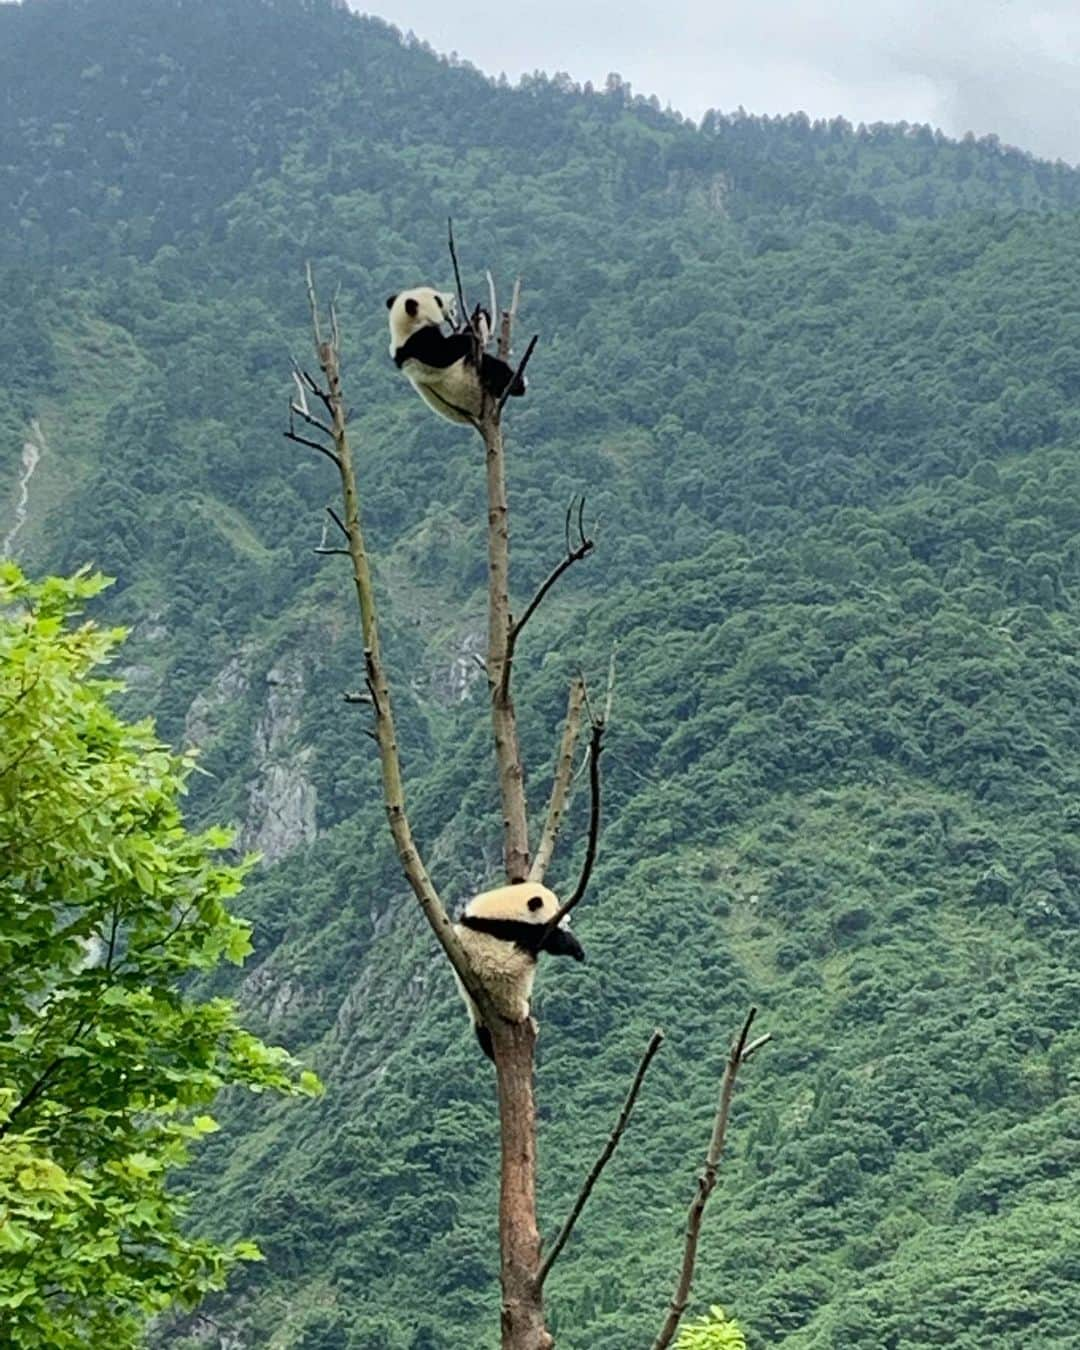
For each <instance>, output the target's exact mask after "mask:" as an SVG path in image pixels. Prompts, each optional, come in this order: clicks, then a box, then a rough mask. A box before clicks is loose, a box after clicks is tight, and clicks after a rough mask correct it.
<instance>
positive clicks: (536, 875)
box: [529, 676, 585, 881]
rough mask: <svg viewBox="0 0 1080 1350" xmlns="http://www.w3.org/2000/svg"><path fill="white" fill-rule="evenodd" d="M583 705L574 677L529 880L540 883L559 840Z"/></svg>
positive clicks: (581, 689) (582, 692) (580, 684)
mask: <svg viewBox="0 0 1080 1350" xmlns="http://www.w3.org/2000/svg"><path fill="white" fill-rule="evenodd" d="M584 702H585V682H584V680H582V679H581V678H580V677H577V676H575V678H574V679H573V680H571V682H570V693H569V695H568V697H567V700H566V723H565V725H564V726H563V734H562V741H561V743H560V745H559V758H558V759H557V761H556V763H555V774H554V776H553V778H552V780H551V797H550V799H549V801H548V809H547V816H546V817H545V819H544V829H543V832H542V834H541V835H540V843H539V844H538V845H537V848H536V857H535V858H534V859H533V865H532V867H531V868H530V870H529V880H530V881H543V879H544V873H545V872H546V871H547V869H548V865H549V863H550V862H551V858H552V854H553V853H554V852H555V843H556V840H557V839H558V837H559V826H560V825H561V824H562V818H563V813H564V812H565V810H566V803H567V800H568V798H569V795H570V784H571V780H572V777H573V771H574V748H575V747H576V745H577V739H578V733H579V732H580V730H581V708H582V705H583V704H584Z"/></svg>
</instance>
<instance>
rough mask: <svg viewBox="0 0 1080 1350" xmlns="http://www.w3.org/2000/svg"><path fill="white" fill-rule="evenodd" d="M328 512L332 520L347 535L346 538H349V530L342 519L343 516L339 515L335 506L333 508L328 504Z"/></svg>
mask: <svg viewBox="0 0 1080 1350" xmlns="http://www.w3.org/2000/svg"><path fill="white" fill-rule="evenodd" d="M326 514H327V515H328V516H329V517H330V519H331V520H332V521H333V522H334V524H335V525H336V526H337V527H338V529H339V530H340V531H341V533H342V534H343V535H344V536H345V538H346V539H348V537H349V531H348V530H347V529H346V528H345V522H344V521H343V520H342V519H341V517H340V516H339V515H338V513H337V512H336V511H335V510H334V508H333V507H332V506H328V507H327V508H326Z"/></svg>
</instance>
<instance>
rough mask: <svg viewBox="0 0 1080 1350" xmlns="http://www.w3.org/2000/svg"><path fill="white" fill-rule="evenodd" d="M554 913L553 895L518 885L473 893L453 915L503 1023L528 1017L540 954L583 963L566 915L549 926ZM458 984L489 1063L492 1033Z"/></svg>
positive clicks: (556, 905)
mask: <svg viewBox="0 0 1080 1350" xmlns="http://www.w3.org/2000/svg"><path fill="white" fill-rule="evenodd" d="M558 912H559V901H558V897H557V896H556V895H555V893H554V891H550V890H548V888H547V887H546V886H541V885H540V884H539V883H538V882H535V881H519V882H514V883H513V884H512V885H509V886H499V887H498V888H497V889H496V890H493V891H484V892H482V893H481V894H480V895H474V896H473V898H472V899H471V900H469V901H468V902H467V903H466V904H465V906H464V908H463V909H462V911H461V913H460V914H459V915H458V917H457V921H456V922H455V924H454V932H455V933H456V934H457V936H458V940H459V941H460V943H461V945H462V946H463V947H464V948H465V952H466V955H467V956H468V958H469V960H470V962H471V963H472V967H473V970H474V971H475V972H476V975H477V978H478V979H479V980H480V983H481V984H482V985H483V986H484V988H485V989H486V990H487V992H488V995H489V996H490V998H491V1001H492V1003H494V1005H495V1010H496V1011H497V1012H498V1013H499V1015H500V1016H501V1017H505V1018H506V1020H507V1021H508V1022H524V1020H525V1019H526V1018H527V1017H528V1015H529V1000H530V998H531V997H532V987H533V980H534V978H535V976H536V962H537V959H538V958H539V956H540V953H541V952H549V953H550V954H551V955H552V956H572V957H573V958H574V960H575V961H584V960H585V950H584V948H583V947H582V945H581V943H580V942H579V941H578V940H577V938H576V937H575V936H574V934H573V933H572V932H571V931H570V921H569V916H567V917H566V918H564V919H563V920H562V921H561V922H560V923H558V924H555V925H552V923H551V921H552V919H554V918H555V916H556V915H557V914H558ZM454 978H455V979H457V974H456V973H455V976H454ZM457 984H458V988H459V989H460V990H461V996H462V998H464V1000H465V1006H466V1007H467V1008H468V1010H469V1017H470V1019H471V1021H472V1024H473V1030H474V1031H475V1032H476V1039H477V1040H478V1041H479V1042H480V1048H481V1049H482V1050H483V1052H484V1054H485V1055H487V1057H488V1059H494V1058H495V1054H494V1051H493V1050H492V1041H491V1032H490V1031H489V1030H488V1028H487V1027H486V1026H485V1025H484V1023H483V1021H482V1020H481V1017H480V1011H479V1009H478V1008H477V1006H476V1004H475V1003H474V1002H473V1001H472V999H471V998H470V997H469V994H468V991H467V990H466V989H465V987H464V986H463V985H462V983H461V981H460V980H458V981H457Z"/></svg>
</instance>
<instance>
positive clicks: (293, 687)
mask: <svg viewBox="0 0 1080 1350" xmlns="http://www.w3.org/2000/svg"><path fill="white" fill-rule="evenodd" d="M303 698H304V669H303V664H302V662H301V661H300V660H299V659H298V658H296V657H292V656H290V657H286V658H283V659H282V660H281V661H279V662H278V663H277V664H276V665H275V666H274V667H273V668H272V669H271V670H270V671H268V673H267V676H266V701H265V703H264V704H263V708H262V711H261V713H260V714H259V718H258V721H257V722H256V724H255V735H254V744H253V747H252V750H253V759H254V764H255V777H254V778H253V779H252V780H251V782H250V783H249V784H248V791H249V798H248V812H247V819H246V820H245V822H244V826H243V829H242V830H241V832H240V843H241V846H242V847H243V848H245V849H253V850H255V851H256V852H257V853H261V854H262V856H263V859H264V860H265V861H266V862H276V861H277V859H279V858H283V857H284V856H285V855H286V854H287V853H291V852H292V850H293V849H294V848H298V847H299V846H300V845H301V844H306V843H309V842H310V841H311V840H312V839H314V838H315V833H316V824H315V808H316V792H315V785H314V783H312V781H311V778H310V774H309V771H308V766H309V764H310V762H311V755H312V750H311V748H310V747H309V746H304V745H300V744H298V740H297V737H298V732H299V729H300V711H301V706H302V704H303Z"/></svg>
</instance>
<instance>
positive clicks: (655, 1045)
mask: <svg viewBox="0 0 1080 1350" xmlns="http://www.w3.org/2000/svg"><path fill="white" fill-rule="evenodd" d="M663 1043H664V1033H663V1032H662V1031H661V1030H660V1029H659V1028H657V1030H656V1031H654V1032H653V1034H652V1036H651V1038H650V1039H649V1044H648V1045H647V1046H646V1047H645V1053H644V1054H643V1055H642V1057H641V1063H640V1064H639V1065H638V1067H637V1073H636V1074H634V1081H633V1082H632V1083H631V1084H630V1091H629V1092H628V1093H627V1094H626V1100H625V1101H624V1102H623V1106H622V1110H621V1111H620V1112H619V1118H618V1120H617V1121H616V1122H615V1128H614V1129H613V1130H612V1131H611V1134H610V1135H609V1136H608V1140H607V1142H606V1143H605V1145H604V1147H603V1148H602V1149H601V1150H600V1156H599V1157H598V1158H597V1160H596V1162H594V1163H593V1165H592V1169H591V1170H590V1172H589V1175H588V1176H587V1177H586V1178H585V1182H584V1184H583V1186H582V1187H581V1190H580V1191H579V1193H578V1198H577V1199H576V1200H575V1201H574V1206H573V1208H572V1209H571V1211H570V1213H569V1214H568V1215H567V1217H566V1222H565V1223H564V1224H563V1226H562V1228H561V1229H560V1230H559V1236H558V1237H557V1238H556V1239H555V1241H554V1242H553V1243H552V1244H551V1250H550V1251H549V1252H548V1254H547V1256H545V1257H544V1260H543V1261H542V1262H541V1265H540V1270H539V1272H538V1274H537V1276H536V1282H537V1284H539V1285H542V1284H543V1283H544V1281H545V1280H546V1279H547V1277H548V1272H549V1271H550V1270H551V1267H552V1266H553V1265H554V1264H555V1262H556V1260H557V1259H558V1256H559V1253H560V1252H561V1251H562V1249H563V1248H564V1247H565V1246H566V1241H567V1239H568V1238H569V1236H570V1234H571V1233H572V1232H573V1231H574V1224H575V1223H577V1221H578V1217H579V1216H580V1214H581V1211H582V1210H583V1209H584V1208H585V1205H586V1202H587V1201H588V1199H589V1196H590V1195H591V1194H592V1188H593V1187H594V1186H595V1185H596V1182H597V1179H598V1178H599V1176H600V1173H601V1172H602V1171H603V1170H604V1168H605V1167H606V1166H607V1164H608V1161H609V1159H610V1158H611V1155H612V1154H613V1153H614V1152H615V1150H616V1148H618V1146H619V1140H620V1139H621V1138H622V1134H623V1131H624V1130H625V1129H626V1124H627V1121H628V1120H629V1119H630V1113H631V1111H633V1109H634V1103H635V1102H636V1101H637V1095H638V1093H639V1092H640V1091H641V1084H642V1083H643V1082H644V1080H645V1075H646V1073H648V1071H649V1065H650V1064H651V1063H652V1061H653V1057H654V1056H655V1055H656V1052H657V1051H658V1050H659V1049H660V1047H661V1045H663Z"/></svg>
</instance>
